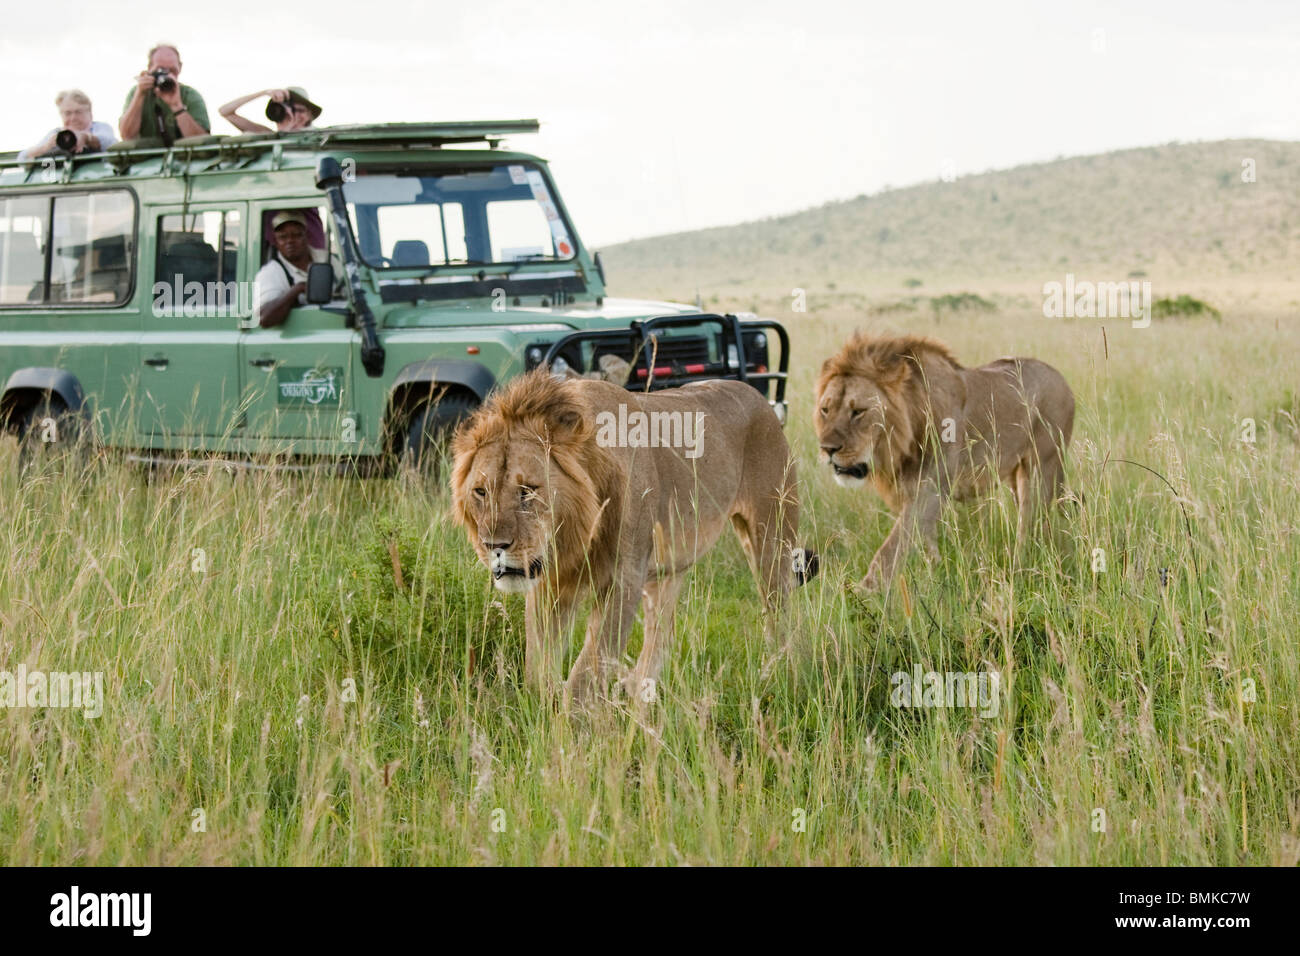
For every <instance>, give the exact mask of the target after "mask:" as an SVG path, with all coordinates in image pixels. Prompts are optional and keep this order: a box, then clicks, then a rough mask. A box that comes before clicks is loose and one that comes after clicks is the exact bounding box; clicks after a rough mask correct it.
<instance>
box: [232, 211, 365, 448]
mask: <svg viewBox="0 0 1300 956" xmlns="http://www.w3.org/2000/svg"><path fill="white" fill-rule="evenodd" d="M286 209H293V210H297V211H301V212H303V213H305V214H306V215H307V219H308V229H307V240H308V243H309V244H311V245H312V246H313V247H314V248H318V249H319V248H325V249H326V250H327V251H328V252H329V253H330V258H331V260H332V261H333V264H334V268H335V269H336V270H338V269H339V262H338V260H337V256H336V255H335V250H337V248H338V243H337V241H336V240H335V239H334V237H333V236H332V235H331V231H330V230H329V229H327V228H325V224H326V223H328V222H329V216H328V215H326V209H325V207H324V206H321V205H320V204H319V203H313V204H312V205H310V206H305V205H303V204H302V203H301V202H299V203H293V202H284V203H278V204H274V205H272V204H262V205H261V207H259V208H258V209H257V211H256V213H255V215H256V216H257V219H258V223H257V226H258V248H259V250H260V262H261V263H266V262H267V261H268V259H269V258H270V255H271V252H272V251H273V249H274V246H273V242H272V236H271V227H270V221H271V219H272V218H273V217H274V215H275V214H276V213H278V212H281V211H284V210H286ZM272 268H279V266H277V265H272ZM335 278H336V279H340V280H341V276H339V275H337V274H336V277H335ZM341 289H342V287H341V285H340V286H338V292H339V293H341ZM348 315H349V312H348V309H347V307H346V302H345V301H344V300H343V299H342V298H339V299H337V300H336V301H335V302H332V303H331V304H329V305H327V306H320V305H302V306H298V307H296V308H294V309H292V310H291V311H290V312H289V316H288V318H287V319H286V320H285V322H284V323H283V324H282V325H278V326H274V327H272V328H269V329H263V328H260V327H258V326H257V325H255V324H254V322H253V320H252V319H251V318H250V319H249V320H248V321H246V322H245V323H244V326H245V327H244V329H243V331H242V333H241V335H240V363H239V368H240V375H241V378H242V382H243V396H244V398H243V400H244V405H245V408H246V409H247V421H248V430H247V434H248V437H249V438H252V439H257V440H259V441H260V442H262V443H263V445H264V450H266V451H267V452H283V453H309V452H328V451H330V450H331V449H330V448H328V447H325V446H323V445H321V444H320V443H322V442H340V441H343V442H348V441H355V438H354V437H351V436H354V435H355V432H356V428H357V425H358V422H357V419H356V413H355V411H354V410H353V409H352V361H353V356H354V355H355V354H356V351H357V343H358V333H357V331H356V330H355V329H353V328H349V327H348Z"/></svg>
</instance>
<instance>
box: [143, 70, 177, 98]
mask: <svg viewBox="0 0 1300 956" xmlns="http://www.w3.org/2000/svg"><path fill="white" fill-rule="evenodd" d="M149 75H150V76H152V77H153V88H154V89H155V90H158V91H159V92H160V93H170V92H171V91H172V90H174V89H176V81H175V80H174V79H172V75H171V74H170V73H168V72H167V71H166V70H151V71H150V72H149Z"/></svg>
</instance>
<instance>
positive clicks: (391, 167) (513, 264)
mask: <svg viewBox="0 0 1300 956" xmlns="http://www.w3.org/2000/svg"><path fill="white" fill-rule="evenodd" d="M510 166H522V167H523V168H524V169H526V170H536V171H537V172H538V173H539V174H540V175H541V177H542V181H543V183H545V185H546V191H547V193H548V195H549V197H550V200H551V202H552V203H554V204H555V211H556V212H557V213H558V214H559V217H560V222H561V223H563V224H564V230H565V233H566V234H567V235H568V238H569V242H570V243H571V244H572V245H573V254H572V255H571V256H567V257H564V258H561V257H558V256H557V257H555V258H545V259H512V260H507V261H503V262H452V263H431V264H429V265H427V266H384V265H379V264H377V263H373V262H371V261H370V260H369V259H367V258H366V257H365V255H364V254H363V253H362V251H361V240H360V237H359V236H358V235H357V227H356V222H355V221H354V219H355V216H354V214H353V210H352V208H351V207H353V206H354V205H355V204H354V203H350V202H348V203H347V205H348V206H349V209H348V216H347V220H348V231H349V232H350V233H351V239H352V244H353V248H355V249H356V250H357V255H358V257H359V258H360V260H361V265H363V266H365V267H366V268H367V269H371V270H373V271H374V272H375V273H376V274H377V275H378V274H383V275H386V276H391V275H394V274H397V275H401V274H403V273H411V272H415V273H419V274H422V275H426V276H430V275H453V276H454V275H459V274H463V275H465V277H466V278H472V277H474V276H475V275H477V273H479V272H481V271H482V270H484V269H492V270H497V271H499V270H503V269H505V270H510V271H515V270H517V269H519V268H521V267H523V266H530V265H536V266H549V267H551V268H555V267H557V266H560V267H572V266H577V265H578V263H579V256H580V253H581V249H582V243H581V242H580V240H579V239H578V233H577V231H576V230H575V229H574V228H573V222H572V221H571V220H570V219H569V215H568V210H566V209H565V208H564V205H563V203H561V202H560V201H559V198H558V197H559V193H558V191H557V190H556V188H555V183H554V181H553V180H552V179H551V176H550V174H549V171H548V170H547V169H546V168H545V167H544V166H542V165H541V164H540V163H537V162H533V161H528V160H513V159H505V158H498V159H475V160H465V161H463V162H461V161H457V162H456V163H451V162H446V163H418V164H396V165H395V164H390V163H374V164H366V166H365V170H364V175H396V174H399V173H414V174H420V175H425V174H428V175H437V174H438V173H439V172H440V171H447V170H449V168H451V167H454V168H456V169H460V170H473V169H496V168H498V167H510ZM361 175H363V172H362V170H358V171H357V178H358V179H359V178H360V177H361ZM344 201H345V202H347V197H346V195H345V196H344ZM539 205H540V203H539ZM462 209H463V204H462ZM463 215H464V213H463V212H462V216H463ZM483 215H484V217H486V215H487V204H486V203H484V204H483ZM542 215H543V217H545V212H543V213H542ZM488 238H489V243H488V248H489V249H490V248H491V246H492V243H491V241H490V240H491V236H489V237H488ZM552 238H553V237H552ZM444 248H445V245H444ZM457 270H464V272H463V273H461V272H458V271H457Z"/></svg>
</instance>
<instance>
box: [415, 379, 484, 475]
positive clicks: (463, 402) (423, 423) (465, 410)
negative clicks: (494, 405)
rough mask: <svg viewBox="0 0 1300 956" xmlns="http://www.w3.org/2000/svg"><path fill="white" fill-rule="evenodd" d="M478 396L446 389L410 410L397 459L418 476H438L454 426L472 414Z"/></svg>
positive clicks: (440, 472) (441, 469)
mask: <svg viewBox="0 0 1300 956" xmlns="http://www.w3.org/2000/svg"><path fill="white" fill-rule="evenodd" d="M478 405H479V402H478V399H477V398H475V397H474V396H473V395H470V394H468V393H466V392H448V393H447V394H445V395H443V396H442V397H441V398H440V399H438V400H437V401H433V402H426V403H425V404H423V405H421V406H419V407H418V408H417V409H415V411H414V412H413V413H412V415H411V417H410V419H409V421H408V423H407V427H406V434H405V436H404V437H403V443H402V449H401V455H400V457H399V461H400V464H401V466H402V467H403V468H404V469H409V470H410V471H413V472H415V473H417V474H418V475H420V477H422V478H427V479H433V480H436V479H438V478H439V477H440V476H441V474H442V472H443V468H442V465H443V460H444V459H445V457H446V454H447V443H448V442H449V441H450V440H451V434H452V432H454V431H455V430H456V426H457V425H459V424H460V423H461V422H462V421H464V420H465V419H466V418H468V417H469V416H470V415H472V414H473V413H474V410H475V409H476V408H478Z"/></svg>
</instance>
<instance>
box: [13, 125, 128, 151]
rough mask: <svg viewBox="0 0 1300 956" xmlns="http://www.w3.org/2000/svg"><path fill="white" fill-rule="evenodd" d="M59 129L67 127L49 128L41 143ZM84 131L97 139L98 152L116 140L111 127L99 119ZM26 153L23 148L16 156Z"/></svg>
mask: <svg viewBox="0 0 1300 956" xmlns="http://www.w3.org/2000/svg"><path fill="white" fill-rule="evenodd" d="M61 129H67V127H65V126H57V127H55V128H54V129H52V130H50V131H49V132H48V133H46V134H45V138H44V139H42V140H41V142H42V143H43V142H45V140H46V139H50V138H51V137H53V136H54V134H55V133H57V132H58V131H59V130H61ZM86 132H87V133H89V134H90V135H91V136H94V137H95V138H96V139H97V140H99V149H100V152H103V151H104V150H106V149H108V147H110V146H112V145H113V144H114V143H116V142H117V137H116V136H114V135H113V127H111V126H109V125H108V124H107V123H101V122H100V121H99V120H95V121H94V122H93V123H91V124H90V129H88V130H86ZM27 153H28V150H23V151H22V152H21V153H19V154H18V158H19V159H27Z"/></svg>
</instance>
